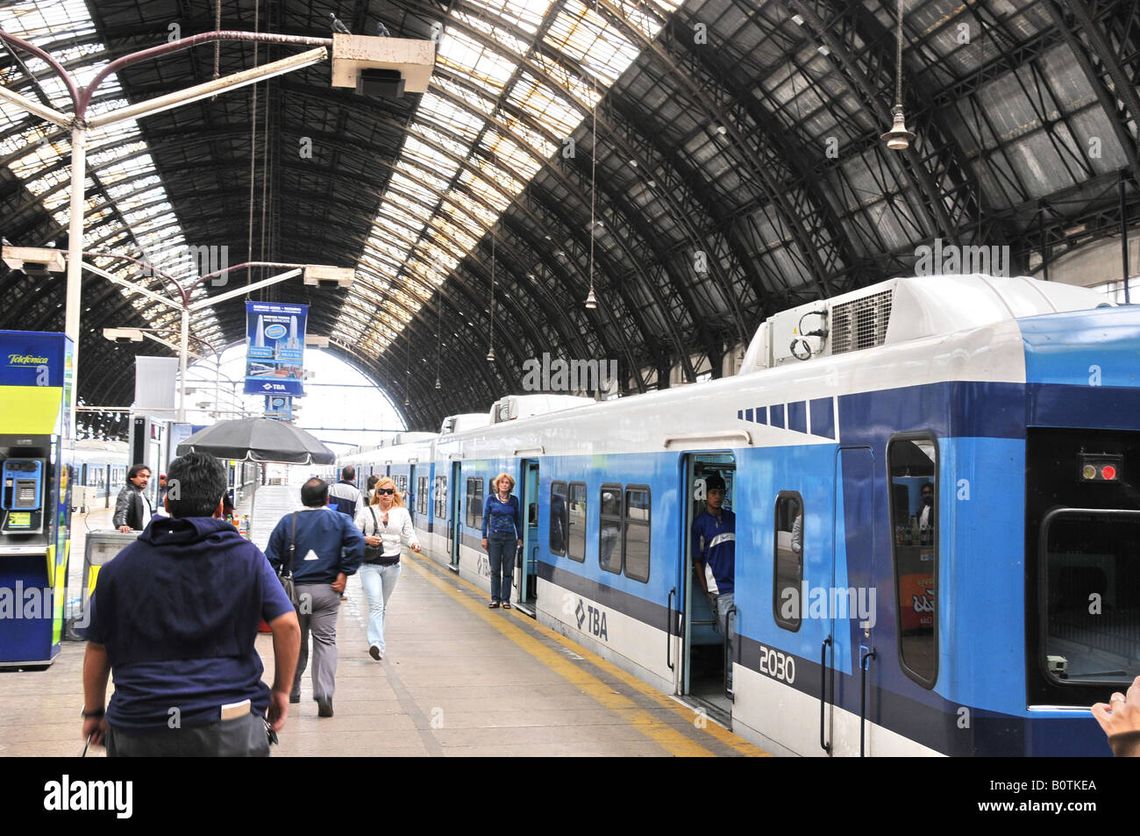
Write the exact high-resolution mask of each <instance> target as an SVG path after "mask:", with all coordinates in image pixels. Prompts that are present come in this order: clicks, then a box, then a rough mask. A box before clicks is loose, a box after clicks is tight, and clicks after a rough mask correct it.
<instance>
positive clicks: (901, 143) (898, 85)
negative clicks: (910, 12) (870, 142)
mask: <svg viewBox="0 0 1140 836" xmlns="http://www.w3.org/2000/svg"><path fill="white" fill-rule="evenodd" d="M903 2H904V0H899V15H898V29H897V31H896V33H895V106H894V107H892V108H891V117H892V120H891V129H890V130H889V131H887V132H886V133H885V134H883V135H882V136H881V137H880V139H882V140H883V142H885V143H887V147H888V148H889V149H891V150H892V151H905V150H906V149H907V148H909V147H910V143H911V141H912V140H913V139H914V133H913V132H911V131H908V130H907V127H906V116H905V115H904V114H903V102H902V68H903V64H902V44H903Z"/></svg>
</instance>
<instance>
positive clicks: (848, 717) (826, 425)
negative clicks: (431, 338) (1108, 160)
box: [342, 275, 1140, 756]
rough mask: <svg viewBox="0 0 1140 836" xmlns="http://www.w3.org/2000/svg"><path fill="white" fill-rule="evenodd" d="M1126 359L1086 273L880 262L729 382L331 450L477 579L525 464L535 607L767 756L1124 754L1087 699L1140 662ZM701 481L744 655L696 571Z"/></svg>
mask: <svg viewBox="0 0 1140 836" xmlns="http://www.w3.org/2000/svg"><path fill="white" fill-rule="evenodd" d="M1138 356H1140V310H1137V309H1136V308H1131V307H1115V306H1111V305H1109V304H1108V303H1107V302H1106V301H1105V299H1104V297H1103V296H1101V295H1100V294H1099V293H1096V292H1094V291H1091V290H1086V289H1082V288H1075V287H1071V286H1066V285H1059V284H1053V283H1047V282H1040V281H1036V280H1033V279H1027V278H993V277H988V276H981V275H972V276H931V277H921V278H903V279H893V280H890V281H888V282H883V283H880V284H877V285H873V286H871V287H867V288H864V289H862V290H859V291H856V292H853V293H849V294H845V295H843V296H838V297H835V298H833V299H828V300H824V301H821V302H817V303H812V304H808V305H804V306H801V307H799V308H795V309H793V310H790V311H785V312H783V313H780V314H777V315H775V316H773V317H771V318H770V319H769V320H768V321H767V322H765V323H763V324H762V325H761V326H760V328H759V330H758V332H757V334H756V336H755V338H754V339H753V341H752V343H751V345H750V347H749V349H748V352H747V354H746V356H745V358H744V361H743V366H742V368H741V369H740V371H739V372H738V373H737V374H736V375H734V376H732V377H729V378H725V379H719V380H713V381H709V382H707V383H702V384H700V385H696V386H683V387H677V388H671V389H666V390H662V391H658V392H653V393H649V394H645V395H639V396H635V397H627V398H621V399H618V400H614V401H608V402H604V403H593V402H587V403H585V404H583V403H582V402H581V401H580V400H579V399H564V398H559V397H556V396H523V397H508V398H505V399H503V400H501V401H499V402H498V403H496V404H495V406H494V408H493V409H492V411H491V415H490V416H483V415H476V416H456V417H455V418H453V419H449V422H450V423H448V424H445V426H444V428H443V432H442V433H441V434H439V435H438V436H434V437H432V436H428V437H423V436H416V437H408V438H405V439H403V442H404V443H397V444H396V445H394V446H387V447H380V448H377V449H374V450H368V451H363V452H360V453H357V454H354V455H352V456H348V457H345V458H344V459H343V461H342V463H350V462H354V463H356V464H357V473H358V479H359V481H360V483H361V485H363V484H364V482H365V480H366V479H367V476H368V475H369V474H370V473H384V474H389V475H391V476H392V477H393V478H394V479H396V481H397V482H398V483H399V485H400V487H401V488H402V489H404V490H406V492H407V495H408V498H409V505H410V507H411V510H412V513H413V519H414V522H415V525H416V527H417V529H418V530H419V531H420V536H421V537H422V538H424V541H425V545H426V546H428V550H429V554H431V556H432V557H433V558H434V559H435V560H437V561H439V562H441V563H444V564H446V565H448V566H449V567H450V568H452V569H453V570H454V571H456V572H458V573H459V574H460V575H461V576H462V577H464V578H467V579H469V580H471V581H474V582H475V583H477V584H480V585H482V586H483V588H484V589H489V585H488V581H487V577H488V574H489V573H488V569H487V562H486V556H485V555H484V554H483V551H482V549H481V548H480V542H479V541H480V526H481V513H482V508H483V499H484V497H485V496H486V493H487V491H489V490H491V487H490V485H489V481H490V479H492V478H493V477H494V476H495V475H496V474H497V473H499V472H500V471H506V472H507V473H510V474H512V475H514V477H515V478H516V479H517V482H518V485H517V487H516V493H517V494H518V495H519V497H520V499H521V502H522V508H523V509H524V514H525V521H524V522H525V526H526V532H525V538H524V539H525V545H524V550H523V557H522V559H521V561H520V564H521V565H520V566H518V567H517V569H516V572H515V591H514V598H515V600H516V601H517V604H518V605H519V608H520V609H523V610H524V611H526V612H528V613H530V614H533V615H534V616H535V617H536V618H537V619H538V620H539V621H540V622H541V623H543V624H545V625H547V626H550V627H552V628H554V629H556V630H558V631H560V632H561V633H563V634H565V635H566V636H568V637H571V638H572V639H574V640H575V641H577V642H579V643H581V644H582V645H583V646H585V647H587V648H589V649H590V650H592V651H594V652H596V653H598V654H600V655H602V656H603V657H605V658H607V659H609V660H610V661H612V662H614V663H615V664H618V665H619V666H621V667H622V668H624V669H626V670H628V671H631V672H633V673H634V674H636V675H637V676H639V677H641V678H642V679H644V680H646V681H648V682H650V683H653V684H654V685H656V686H658V687H660V688H661V689H662V690H664V691H666V692H668V693H671V694H676V695H678V696H679V697H680V698H681V699H683V700H686V701H687V702H689V703H690V704H692V705H693V706H694V708H698V709H704V710H705V711H707V712H708V714H709V716H711V717H713V718H716V719H718V720H720V721H721V722H723V723H725V724H726V725H728V726H730V727H731V728H732V729H733V730H735V731H736V732H738V733H739V734H741V735H743V736H744V737H746V738H749V739H751V740H753V741H755V742H757V743H758V744H760V745H762V746H765V747H767V748H768V749H769V750H770V751H773V752H777V753H787V754H799V755H823V756H839V755H918V754H948V755H1097V754H1100V755H1107V754H1109V750H1108V747H1107V745H1106V744H1105V741H1104V736H1103V734H1102V733H1101V732H1100V730H1099V728H1098V727H1097V725H1096V723H1095V721H1094V720H1093V719H1092V718H1091V716H1090V713H1089V711H1088V707H1089V706H1090V705H1091V704H1092V703H1094V702H1098V701H1101V700H1105V699H1107V697H1108V695H1109V694H1110V693H1111V692H1112V691H1114V690H1123V686H1125V684H1126V683H1128V682H1130V681H1131V679H1132V678H1133V677H1134V676H1136V675H1137V674H1140V560H1138V559H1137V557H1136V556H1137V555H1138V554H1140V493H1138V491H1137V481H1138V480H1140V362H1138V361H1137V357H1138ZM472 424H474V426H472ZM398 441H399V440H398ZM712 472H716V473H718V474H720V475H721V476H722V477H723V478H724V480H725V482H726V483H727V496H728V501H727V502H726V505H727V506H729V507H731V508H732V510H733V511H734V512H735V514H736V569H735V586H736V590H735V612H734V613H733V614H732V617H734V619H735V628H736V633H737V639H736V640H735V642H734V648H733V652H732V654H731V658H728V655H727V653H726V649H725V648H726V642H725V637H724V636H722V635H720V633H719V632H718V630H717V629H716V627H715V626H714V623H713V619H712V617H711V610H710V608H709V606H708V603H707V602H706V601H705V598H704V596H703V594H701V593H700V592H699V588H697V587H696V584H695V583H694V582H693V578H694V574H693V568H692V550H693V544H692V542H691V537H690V532H691V530H692V524H693V520H694V518H695V516H696V515H697V514H698V513H699V512H700V511H701V510H702V509H703V507H704V503H703V502H702V501H701V499H702V497H703V485H704V479H705V478H706V476H707V475H708V474H710V473H712ZM925 486H929V490H928V492H930V493H932V503H931V504H930V505H927V506H924V504H923V500H922V498H921V497H922V492H923V488H924V487H925ZM797 518H800V519H801V525H802V527H797V526H796V520H797ZM797 528H798V529H799V531H802V540H800V541H796V542H795V546H793V530H796V529H797ZM797 536H798V531H797ZM730 668H731V672H732V677H731V680H730V679H729V677H728V676H727V673H728V671H729V669H730ZM729 681H731V683H732V687H731V688H729V687H727V683H728V682H729Z"/></svg>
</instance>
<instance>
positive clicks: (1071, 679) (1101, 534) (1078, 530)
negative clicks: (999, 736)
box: [1039, 508, 1140, 691]
mask: <svg viewBox="0 0 1140 836" xmlns="http://www.w3.org/2000/svg"><path fill="white" fill-rule="evenodd" d="M1042 528H1043V531H1042V537H1041V541H1042V542H1043V543H1044V554H1043V555H1042V557H1041V564H1040V565H1041V566H1042V569H1043V571H1044V584H1043V587H1044V588H1043V589H1042V591H1041V606H1040V608H1039V612H1040V613H1041V615H1040V617H1041V618H1043V620H1044V623H1043V624H1041V629H1042V631H1043V641H1042V643H1041V645H1039V646H1040V647H1041V650H1040V653H1041V655H1042V657H1043V658H1041V659H1040V663H1041V666H1042V668H1043V669H1044V670H1045V671H1046V673H1047V675H1048V676H1049V677H1050V679H1052V680H1054V681H1055V682H1058V683H1061V684H1066V685H1085V684H1088V683H1093V682H1095V683H1097V684H1100V683H1115V684H1117V685H1118V686H1119V688H1120V690H1121V691H1124V690H1125V686H1126V685H1127V684H1128V683H1130V682H1131V681H1132V678H1133V677H1134V676H1136V675H1137V674H1138V673H1140V641H1137V637H1138V636H1140V561H1138V560H1137V559H1136V555H1137V554H1140V511H1130V510H1104V511H1100V510H1096V511H1093V510H1076V509H1069V508H1061V509H1058V510H1056V511H1053V512H1052V513H1050V514H1048V515H1047V516H1046V517H1045V521H1044V523H1043V524H1042Z"/></svg>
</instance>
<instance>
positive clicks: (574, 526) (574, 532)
mask: <svg viewBox="0 0 1140 836" xmlns="http://www.w3.org/2000/svg"><path fill="white" fill-rule="evenodd" d="M566 505H567V509H566V556H567V557H569V558H570V559H571V560H577V561H578V562H579V563H581V562H582V561H584V560H585V559H586V483H585V482H571V483H570V493H569V497H568V499H567V502H566Z"/></svg>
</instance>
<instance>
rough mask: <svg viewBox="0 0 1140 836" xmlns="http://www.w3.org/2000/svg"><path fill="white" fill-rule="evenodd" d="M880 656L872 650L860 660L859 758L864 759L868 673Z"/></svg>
mask: <svg viewBox="0 0 1140 836" xmlns="http://www.w3.org/2000/svg"><path fill="white" fill-rule="evenodd" d="M877 655H878V654H877V653H875V649H874V648H871V649H870V650H868V651H867V652H866V653H865V654H863V658H862V659H860V660H859V757H861V758H862V757H864V756H865V754H864V735H863V727H864V725H865V724H866V720H867V671H868V670H869V669H870V667H871V660H872V659H874V658H875V657H876V656H877Z"/></svg>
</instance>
